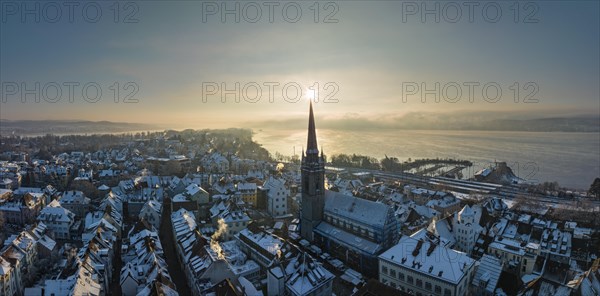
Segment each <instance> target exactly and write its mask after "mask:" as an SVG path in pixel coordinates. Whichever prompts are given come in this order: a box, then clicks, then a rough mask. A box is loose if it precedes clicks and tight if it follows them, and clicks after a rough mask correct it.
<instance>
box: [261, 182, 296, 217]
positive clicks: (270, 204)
mask: <svg viewBox="0 0 600 296" xmlns="http://www.w3.org/2000/svg"><path fill="white" fill-rule="evenodd" d="M263 188H264V189H267V190H268V192H267V200H266V208H267V212H268V213H269V214H270V215H271V216H273V217H279V216H283V215H286V214H288V198H289V197H290V190H289V189H288V188H287V186H286V185H285V180H284V179H282V178H275V177H273V176H269V178H268V179H267V180H266V181H265V183H264V184H263Z"/></svg>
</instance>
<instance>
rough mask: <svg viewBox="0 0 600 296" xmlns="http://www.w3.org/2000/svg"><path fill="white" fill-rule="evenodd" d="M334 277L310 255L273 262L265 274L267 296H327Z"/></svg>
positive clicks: (330, 291)
mask: <svg viewBox="0 0 600 296" xmlns="http://www.w3.org/2000/svg"><path fill="white" fill-rule="evenodd" d="M334 278H335V276H334V275H333V274H332V273H331V272H330V271H329V270H327V269H326V268H325V267H324V266H322V265H321V263H320V262H318V261H317V260H315V259H313V258H312V257H311V256H310V255H308V254H306V253H304V252H299V253H298V254H297V255H296V256H293V257H291V258H285V259H281V260H275V261H274V262H273V264H272V265H271V267H270V268H269V271H268V272H267V295H269V296H271V295H273V296H275V295H294V296H329V295H332V286H333V279H334Z"/></svg>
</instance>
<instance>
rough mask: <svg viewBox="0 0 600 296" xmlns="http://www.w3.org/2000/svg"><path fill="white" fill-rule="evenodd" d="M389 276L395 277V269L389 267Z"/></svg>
mask: <svg viewBox="0 0 600 296" xmlns="http://www.w3.org/2000/svg"><path fill="white" fill-rule="evenodd" d="M390 276H391V277H394V278H395V277H396V270H394V269H390Z"/></svg>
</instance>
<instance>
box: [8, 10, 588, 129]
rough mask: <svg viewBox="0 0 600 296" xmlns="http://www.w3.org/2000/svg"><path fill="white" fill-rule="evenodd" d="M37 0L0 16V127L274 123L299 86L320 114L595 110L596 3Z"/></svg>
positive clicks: (294, 112)
mask: <svg viewBox="0 0 600 296" xmlns="http://www.w3.org/2000/svg"><path fill="white" fill-rule="evenodd" d="M47 3H48V2H36V1H24V2H14V1H12V2H11V1H3V2H2V6H1V7H0V9H1V11H0V12H1V16H0V17H1V20H0V82H1V85H0V86H1V95H2V103H0V119H2V120H25V119H27V120H35V119H57V120H58V119H60V120H71V119H85V120H94V121H99V120H109V121H118V122H136V123H150V124H157V125H161V126H168V127H172V128H217V127H252V126H256V125H260V124H261V123H262V124H264V123H265V122H268V123H270V124H274V125H276V124H277V122H278V121H281V122H283V121H285V120H296V119H298V118H306V114H307V109H308V101H309V100H310V99H313V100H314V97H315V93H314V92H313V91H312V90H311V89H318V90H319V91H318V97H319V101H318V102H316V103H314V106H315V107H314V108H315V112H316V113H317V114H318V116H319V117H320V118H323V119H325V120H346V119H356V120H360V119H368V120H369V121H386V120H396V119H397V118H398V116H407V117H410V118H414V117H415V114H454V116H458V115H460V114H471V115H475V116H481V117H485V118H489V117H499V118H524V119H526V118H540V117H549V116H553V117H556V116H559V117H562V116H579V115H593V116H598V115H599V114H600V93H599V83H598V81H600V61H599V56H600V45H599V42H600V41H599V40H600V31H599V30H600V29H599V28H600V23H599V11H600V7H599V5H600V4H599V2H598V1H543V2H542V1H540V2H518V3H517V4H516V5H515V2H509V1H497V2H485V1H481V2H478V1H475V2H469V3H475V4H474V5H475V6H472V7H469V6H467V5H468V3H467V2H461V1H459V2H450V3H453V4H450V5H449V4H448V2H442V1H439V2H436V1H428V2H410V1H334V2H327V1H323V2H314V1H302V2H301V1H297V2H278V3H277V4H278V5H277V6H270V5H272V4H271V3H273V2H261V1H257V2H249V1H239V2H238V1H229V2H206V1H205V2H200V1H140V2H112V1H103V2H79V3H78V4H79V5H78V6H74V7H67V6H65V5H64V4H63V3H62V2H50V3H54V5H49V4H47ZM56 3H58V4H56ZM223 5H225V7H223ZM236 5H239V9H237V10H236V9H235V7H236ZM423 5H425V6H423ZM284 7H285V9H284ZM227 9H228V11H229V13H227V14H225V13H223V12H224V11H226V10H227ZM270 9H272V11H271V10H270ZM471 9H472V10H471ZM259 10H260V15H259V14H257V12H258V11H259ZM27 11H31V12H27ZM231 11H233V12H231ZM297 11H300V12H301V14H298V13H297ZM317 11H318V15H317V14H316V12H317ZM424 11H429V12H428V13H423V12H424ZM71 12H72V14H71ZM270 12H272V20H270ZM58 13H60V16H58ZM236 13H237V15H236ZM236 16H237V17H239V21H236V20H235V17H236ZM436 17H439V21H436V19H435V18H436ZM36 18H39V19H36ZM36 83H39V87H37V86H36ZM236 83H239V88H238V89H237V90H236ZM436 83H437V84H439V86H438V87H436ZM84 86H87V87H84ZM256 86H259V87H260V88H261V91H260V94H261V96H260V97H257V94H258V92H257V88H256ZM484 87H485V89H486V92H485V94H484V93H483V89H484ZM84 89H85V90H86V95H83V94H82V92H83V90H84ZM98 89H99V90H101V92H102V95H101V96H99V97H98V98H97V99H96V91H97V90H98ZM223 89H226V90H229V91H228V94H226V95H225V102H222V98H221V91H222V90H223ZM270 89H272V94H273V95H272V97H271V98H270ZM284 89H285V90H286V94H287V96H284V95H283V91H284ZM424 89H425V90H424ZM459 89H460V93H459ZM116 90H118V95H117V96H116V97H115V95H116V93H117V91H116ZM298 90H300V91H301V92H302V95H301V96H298V92H297V91H298ZM471 90H472V93H473V95H472V97H469V93H470V91H471ZM498 90H500V91H501V92H502V94H501V96H498V97H497V91H498ZM517 90H518V95H517ZM71 91H72V93H73V94H72V99H71V97H70V92H71ZM128 95H130V97H129V98H126V97H127V96H128ZM423 95H424V99H425V101H424V102H423V101H422V100H423ZM235 96H238V97H239V99H240V101H239V102H236V99H235ZM327 96H329V97H328V98H327V99H326V97H327ZM36 97H37V98H38V99H39V102H36ZM436 97H437V98H438V99H439V102H436ZM23 99H24V100H25V102H23V101H22V100H23ZM52 100H55V101H56V102H49V101H52ZM92 101H95V102H93V103H92ZM125 101H127V102H125Z"/></svg>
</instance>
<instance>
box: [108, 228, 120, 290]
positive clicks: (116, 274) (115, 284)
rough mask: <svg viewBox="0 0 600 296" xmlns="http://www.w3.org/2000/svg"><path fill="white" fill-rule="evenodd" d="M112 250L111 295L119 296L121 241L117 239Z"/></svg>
mask: <svg viewBox="0 0 600 296" xmlns="http://www.w3.org/2000/svg"><path fill="white" fill-rule="evenodd" d="M113 248H114V249H115V257H114V258H113V271H112V282H111V288H112V289H111V294H110V295H115V296H121V283H120V281H121V268H122V267H123V261H121V240H120V239H118V240H117V241H116V242H115V244H114V246H113Z"/></svg>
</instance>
